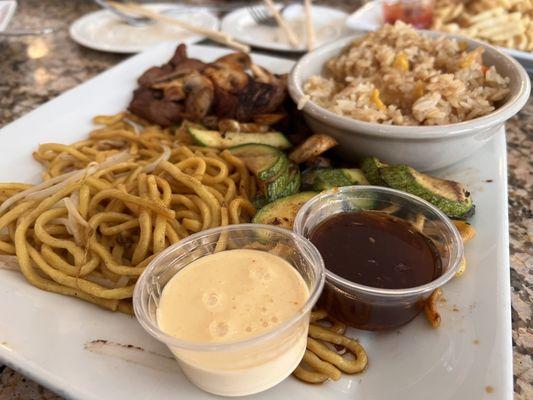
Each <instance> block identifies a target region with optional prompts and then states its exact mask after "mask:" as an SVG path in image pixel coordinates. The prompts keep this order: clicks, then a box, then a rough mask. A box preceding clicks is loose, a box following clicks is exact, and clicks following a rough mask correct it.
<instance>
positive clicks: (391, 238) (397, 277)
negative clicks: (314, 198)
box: [309, 211, 442, 330]
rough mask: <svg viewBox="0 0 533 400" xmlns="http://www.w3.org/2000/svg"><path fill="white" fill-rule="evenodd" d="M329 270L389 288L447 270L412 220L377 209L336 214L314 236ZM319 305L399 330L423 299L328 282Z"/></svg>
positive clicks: (361, 324)
mask: <svg viewBox="0 0 533 400" xmlns="http://www.w3.org/2000/svg"><path fill="white" fill-rule="evenodd" d="M309 239H310V240H311V242H313V244H314V245H315V246H316V247H317V248H318V250H319V252H320V254H321V255H322V257H323V259H324V263H325V265H326V268H327V269H328V270H329V271H331V272H333V273H335V274H336V275H338V276H340V277H342V278H345V279H347V280H349V281H352V282H356V283H359V284H363V285H365V286H372V287H378V288H386V289H399V288H409V287H414V286H420V285H423V284H425V283H428V282H430V281H432V280H434V279H435V278H437V277H438V276H440V274H441V273H442V264H441V260H440V257H439V255H438V252H437V249H436V248H435V246H434V245H433V243H432V242H431V241H430V240H429V239H428V238H426V237H425V236H424V235H422V234H421V233H420V232H418V231H417V230H416V229H415V228H414V227H413V226H412V225H411V224H409V223H408V222H406V221H404V220H402V219H400V218H397V217H393V216H390V215H388V214H384V213H380V212H375V211H362V212H348V213H341V214H337V215H335V216H333V217H331V218H329V219H327V220H325V221H323V222H322V223H321V224H319V225H318V226H317V227H316V228H315V229H314V230H313V231H312V232H311V235H310V237H309ZM320 306H321V307H324V308H325V309H326V310H327V311H328V313H329V314H330V315H331V316H333V317H335V318H337V319H339V320H341V321H343V322H345V323H347V324H349V325H351V326H354V327H356V328H360V329H367V330H386V329H393V328H397V327H399V326H401V325H404V324H406V323H407V322H409V321H411V320H412V319H413V318H414V317H416V316H417V315H418V314H419V313H420V311H421V310H422V308H423V306H424V299H423V298H422V297H415V298H410V299H406V298H403V299H397V300H391V299H383V298H376V297H375V296H373V295H369V294H365V293H361V292H360V291H357V290H351V291H350V290H348V289H344V288H341V287H338V286H335V285H333V284H332V282H329V281H328V280H327V281H326V284H325V286H324V291H323V292H322V296H321V298H320Z"/></svg>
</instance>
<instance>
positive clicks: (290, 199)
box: [252, 192, 317, 229]
mask: <svg viewBox="0 0 533 400" xmlns="http://www.w3.org/2000/svg"><path fill="white" fill-rule="evenodd" d="M316 194H317V192H300V193H296V194H293V195H291V196H287V197H283V198H281V199H278V200H276V201H273V202H272V203H270V204H267V205H266V206H264V207H263V208H262V209H260V210H259V211H258V212H257V214H255V217H254V219H253V220H252V222H253V223H255V224H269V225H277V226H281V227H282V228H287V229H292V226H293V224H294V219H295V218H296V214H298V210H300V208H301V207H302V206H303V205H304V204H305V202H307V201H308V200H310V199H311V198H312V197H314V196H315V195H316Z"/></svg>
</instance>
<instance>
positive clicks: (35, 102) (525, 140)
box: [0, 0, 533, 400]
mask: <svg viewBox="0 0 533 400" xmlns="http://www.w3.org/2000/svg"><path fill="white" fill-rule="evenodd" d="M324 3H329V4H336V5H338V6H340V7H343V8H344V9H346V10H347V11H351V9H353V8H354V7H355V6H354V4H356V3H357V2H356V1H350V0H344V1H342V0H330V1H329V2H328V1H324ZM94 9H96V7H95V5H94V4H93V3H92V2H90V1H76V0H69V1H64V0H20V1H19V7H18V10H17V13H16V16H15V18H14V20H13V22H12V24H11V25H10V27H9V28H10V29H22V28H41V27H52V28H54V29H55V32H54V33H53V34H51V35H47V36H41V37H26V38H3V37H0V57H1V61H0V127H1V126H3V125H5V124H7V123H9V122H11V121H13V120H14V119H16V118H18V117H20V116H22V115H23V114H25V113H27V112H29V111H31V110H32V109H34V108H36V107H38V106H39V105H41V104H42V103H44V102H46V101H48V100H49V99H51V98H53V97H56V96H58V95H59V94H61V93H62V92H64V91H65V90H67V89H70V88H72V87H74V86H76V85H78V84H79V83H81V82H83V81H85V80H87V79H89V78H91V77H93V76H95V75H97V74H99V73H100V72H102V71H104V70H106V69H108V68H109V67H111V66H113V65H115V64H116V63H118V62H120V61H122V60H123V59H125V58H126V57H125V56H123V55H116V54H106V53H99V52H96V51H92V50H88V49H85V48H83V47H80V46H78V45H76V44H75V43H74V42H72V41H71V40H70V39H69V37H68V27H69V25H70V23H71V22H73V21H74V20H75V19H76V18H78V17H79V16H81V15H83V14H85V13H87V12H89V11H92V10H94ZM507 144H508V161H509V219H510V240H511V245H510V253H511V290H512V291H511V296H512V307H513V345H514V377H515V400H532V399H533V385H532V382H533V361H532V354H533V321H532V313H533V310H532V304H533V247H532V237H533V218H532V205H533V190H532V186H533V176H532V175H533V157H532V154H533V98H530V100H529V103H528V105H527V106H526V107H525V108H524V109H523V110H522V112H520V114H518V115H517V116H516V117H514V118H513V119H511V120H510V121H509V123H508V124H507ZM8 399H9V400H11V399H20V400H39V399H48V400H51V399H59V397H58V396H56V395H55V394H53V393H51V392H50V391H48V390H47V389H44V388H43V387H41V386H39V385H38V384H36V383H34V382H31V381H29V380H27V379H26V378H25V377H23V376H22V375H20V374H18V373H16V372H14V371H13V370H11V369H10V368H7V367H3V366H0V400H8ZM465 400H470V399H465Z"/></svg>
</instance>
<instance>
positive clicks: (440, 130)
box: [288, 30, 531, 140]
mask: <svg viewBox="0 0 533 400" xmlns="http://www.w3.org/2000/svg"><path fill="white" fill-rule="evenodd" d="M419 32H420V33H422V34H423V35H429V36H432V37H443V36H444V37H446V38H450V39H456V40H461V41H466V42H467V43H468V44H469V46H470V47H473V46H476V47H479V46H481V47H483V48H485V50H486V51H488V52H490V53H492V54H494V55H496V56H498V57H501V58H503V59H504V60H505V62H507V63H509V64H510V65H511V67H512V68H513V69H514V71H513V73H511V74H509V78H510V79H511V80H515V79H516V80H518V83H519V89H518V90H517V91H516V92H515V93H511V94H510V95H509V98H508V99H507V100H506V102H505V104H503V105H502V106H501V107H499V108H497V109H496V110H494V111H492V112H491V113H489V114H487V115H484V116H482V117H478V118H474V119H471V120H468V121H463V122H457V123H454V124H446V125H432V126H426V125H387V124H379V123H375V122H365V121H360V120H356V119H353V118H350V117H345V116H341V115H338V114H336V113H334V112H332V111H329V110H326V109H325V108H323V107H321V106H319V105H318V104H316V103H314V102H313V101H311V100H308V101H307V102H306V103H305V105H304V107H303V108H302V111H304V112H305V113H308V114H309V115H310V116H311V117H313V118H315V119H318V120H320V121H322V122H323V123H325V124H327V125H333V126H335V127H337V128H340V129H344V130H349V131H351V130H357V134H358V135H367V136H374V137H376V136H377V137H387V138H395V139H402V140H403V139H414V140H416V139H437V138H444V137H447V138H449V137H453V136H463V135H469V134H472V133H475V132H479V131H482V130H485V129H488V128H490V127H493V126H495V125H498V124H503V123H504V122H505V121H507V120H508V119H509V118H511V117H512V116H514V115H515V114H517V113H518V112H519V111H520V110H521V109H522V107H524V105H525V104H526V103H527V101H528V99H529V94H530V91H531V82H530V80H529V76H528V74H527V72H526V70H525V69H524V68H523V67H522V66H521V65H520V63H518V61H516V60H515V59H514V58H512V57H511V56H509V55H507V54H505V53H504V52H502V51H500V50H499V49H497V48H496V47H494V46H491V45H490V44H487V43H485V42H481V41H478V40H474V39H471V38H468V37H465V36H461V35H450V34H446V33H442V32H432V31H424V30H419ZM366 33H367V32H359V33H356V34H354V35H351V36H348V37H344V38H342V39H338V40H336V41H334V42H331V43H328V44H325V45H323V46H320V47H318V48H316V49H315V50H313V51H311V52H309V53H307V54H306V55H304V56H303V57H302V58H300V60H299V61H298V62H297V63H296V64H295V65H294V67H293V68H292V70H291V72H290V75H289V81H288V88H289V93H290V95H291V97H292V99H293V100H294V102H295V103H296V104H298V103H299V101H300V100H301V99H302V97H303V96H305V93H304V92H303V89H302V82H301V78H300V77H301V74H302V68H303V65H304V64H307V63H310V62H311V60H313V59H314V58H315V57H317V55H321V54H323V53H325V52H330V51H332V50H335V49H338V50H339V51H340V50H341V49H342V48H343V47H345V46H346V45H348V43H350V42H351V41H353V40H354V39H356V38H358V37H360V36H362V35H364V34H366Z"/></svg>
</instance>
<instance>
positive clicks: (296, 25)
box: [221, 4, 348, 52]
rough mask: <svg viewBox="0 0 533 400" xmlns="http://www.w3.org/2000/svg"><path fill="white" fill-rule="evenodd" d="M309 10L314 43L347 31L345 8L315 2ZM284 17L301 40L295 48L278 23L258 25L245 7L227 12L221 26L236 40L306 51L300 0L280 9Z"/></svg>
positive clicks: (303, 14) (316, 43)
mask: <svg viewBox="0 0 533 400" xmlns="http://www.w3.org/2000/svg"><path fill="white" fill-rule="evenodd" d="M258 7H261V6H258ZM311 13H312V15H313V27H314V29H315V37H316V39H315V46H314V47H318V46H320V45H322V44H325V43H329V42H331V41H334V40H336V39H338V38H340V37H342V36H345V35H346V34H347V33H348V30H347V29H346V27H345V20H346V18H347V17H348V14H346V13H345V12H343V11H339V10H337V9H334V8H331V7H323V6H315V5H314V6H312V11H311ZM283 18H285V20H286V21H287V23H288V24H289V25H290V26H291V28H292V29H293V30H294V31H295V33H296V36H297V37H298V39H299V40H300V45H299V46H298V47H296V48H294V47H292V46H291V45H290V44H289V42H288V40H287V37H286V35H285V33H284V32H283V30H282V29H281V28H279V27H278V26H266V25H260V24H258V23H257V22H255V21H254V19H253V18H252V16H251V15H250V12H249V9H248V7H243V8H239V9H237V10H235V11H233V12H232V13H229V14H228V15H226V16H225V17H224V18H223V19H222V26H221V30H222V31H223V32H226V33H228V34H230V35H231V36H233V37H234V38H235V39H237V40H238V41H240V42H243V43H246V44H249V45H250V46H253V47H258V48H262V49H268V50H275V51H287V52H305V51H307V47H306V32H305V13H304V10H303V6H302V5H300V4H293V5H290V6H288V7H287V8H285V10H283Z"/></svg>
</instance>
